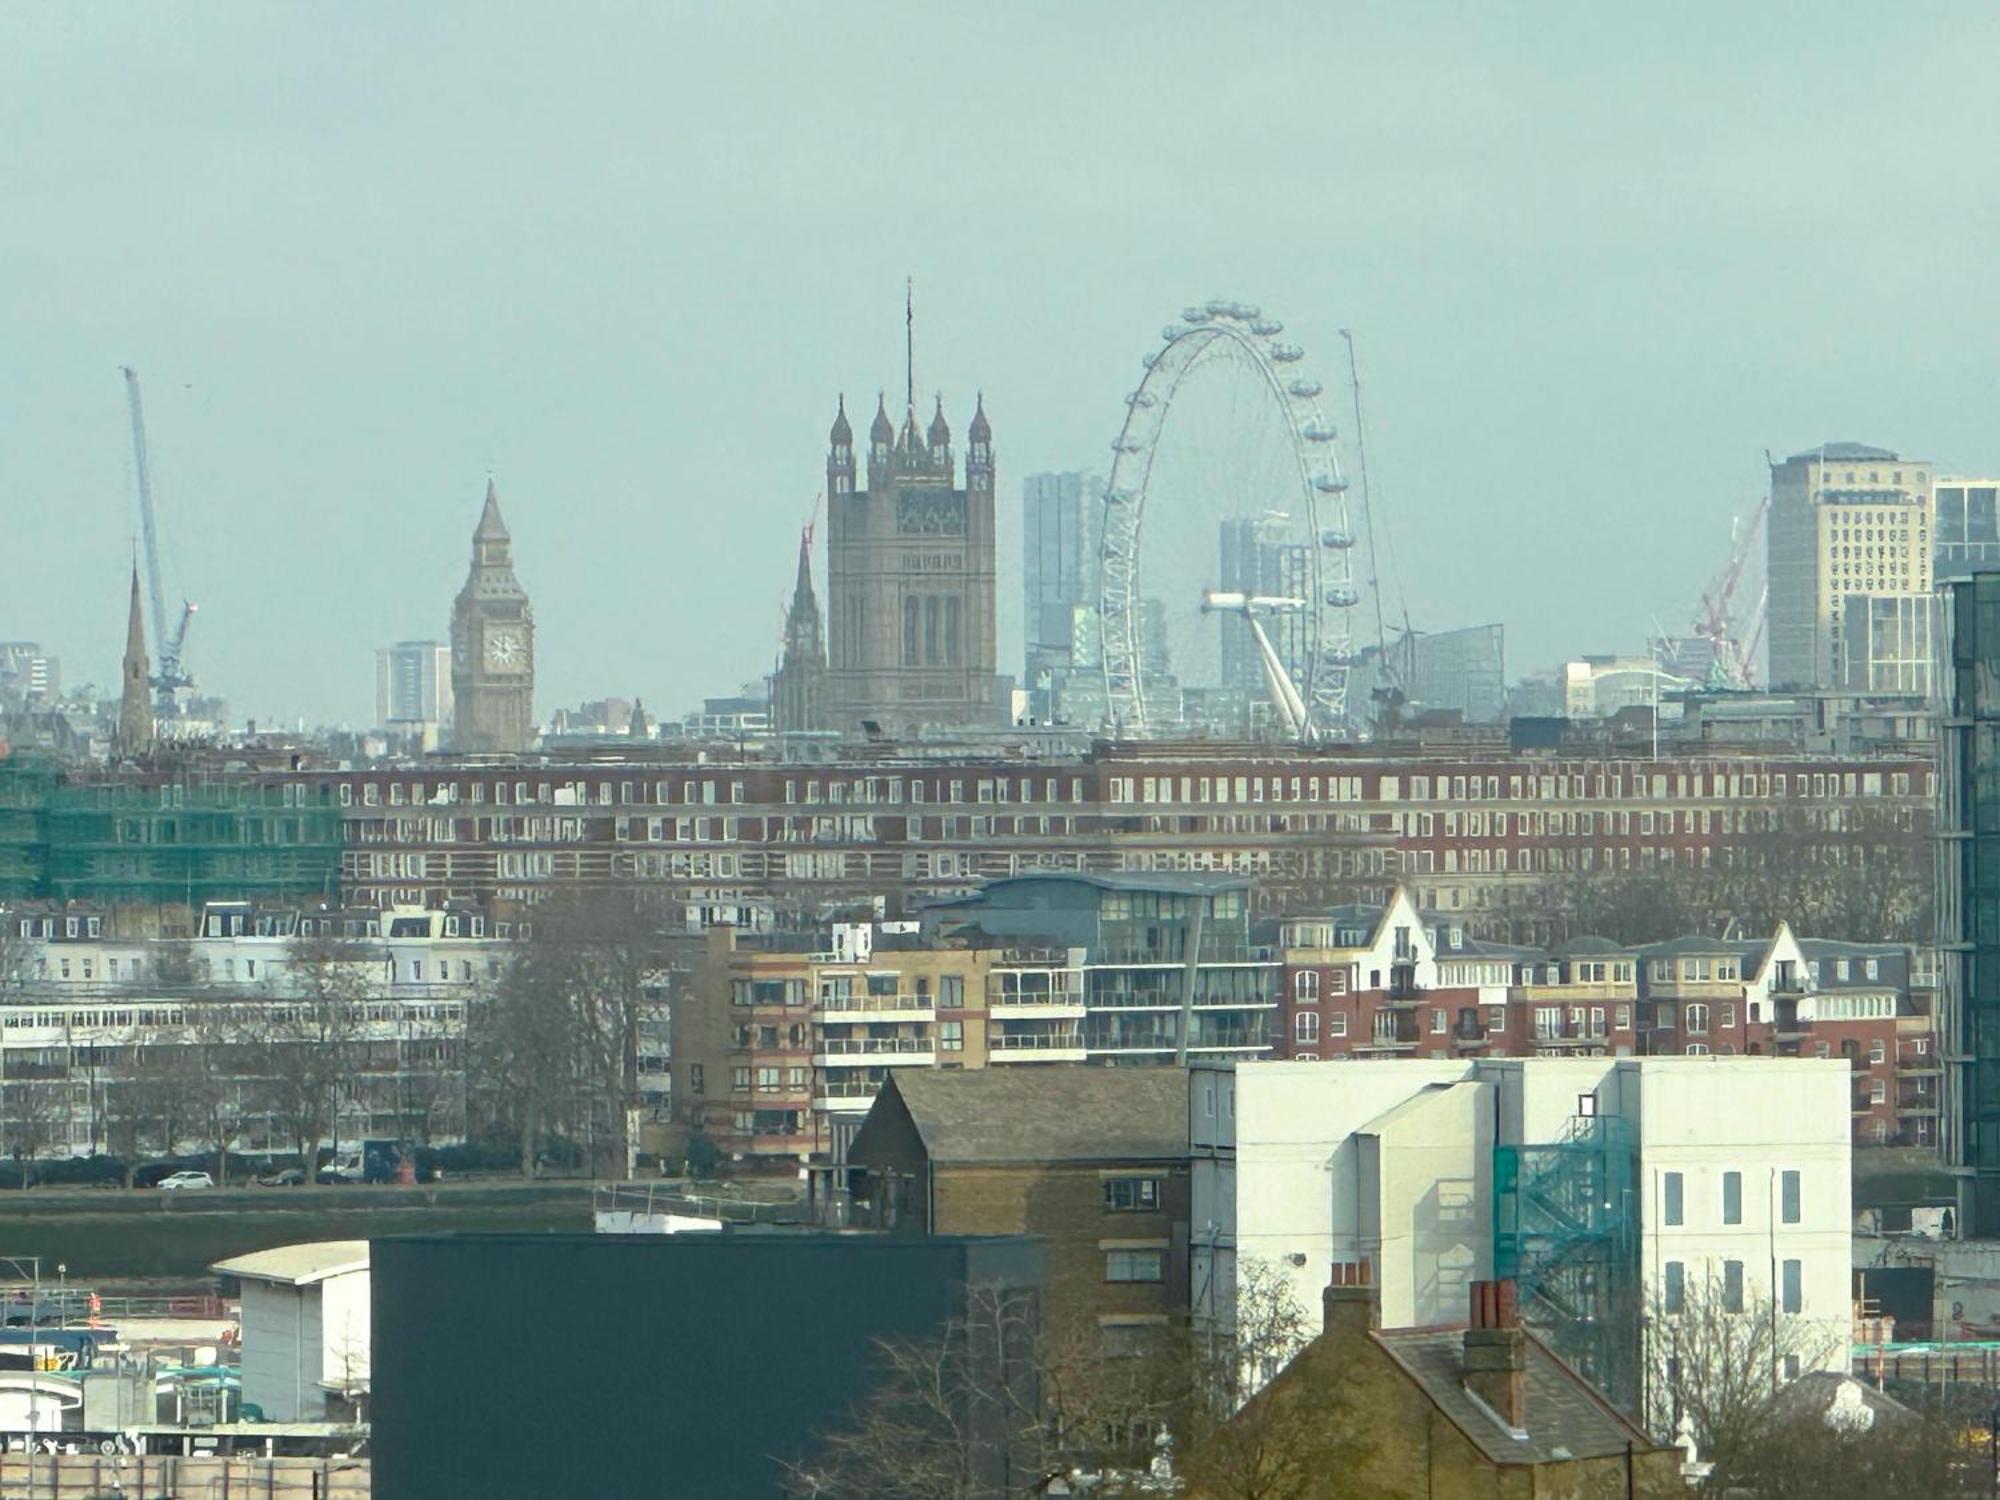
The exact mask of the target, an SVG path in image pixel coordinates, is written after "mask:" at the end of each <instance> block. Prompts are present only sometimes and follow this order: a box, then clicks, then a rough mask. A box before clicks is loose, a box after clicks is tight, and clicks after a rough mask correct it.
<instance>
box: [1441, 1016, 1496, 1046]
mask: <svg viewBox="0 0 2000 1500" xmlns="http://www.w3.org/2000/svg"><path fill="white" fill-rule="evenodd" d="M1491 1040H1492V1038H1491V1036H1490V1034H1489V1033H1488V1032H1487V1030H1486V1028H1485V1027H1484V1026H1482V1025H1481V1024H1480V1023H1479V1022H1477V1021H1473V1022H1470V1023H1467V1022H1465V1021H1460V1022H1458V1023H1457V1024H1456V1025H1454V1026H1453V1027H1452V1028H1451V1044H1452V1045H1453V1046H1454V1047H1484V1046H1485V1045H1487V1043H1488V1042H1489V1041H1491Z"/></svg>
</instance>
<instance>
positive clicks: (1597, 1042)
mask: <svg viewBox="0 0 2000 1500" xmlns="http://www.w3.org/2000/svg"><path fill="white" fill-rule="evenodd" d="M1610 1040H1611V1038H1610V1035H1609V1031H1608V1028H1606V1027H1603V1026H1593V1025H1591V1024H1590V1022H1589V1021H1587V1020H1585V1021H1562V1022H1559V1023H1557V1024H1555V1025H1552V1026H1551V1025H1545V1024H1542V1023H1537V1024H1536V1026H1535V1032H1534V1042H1535V1046H1536V1047H1537V1048H1547V1049H1549V1050H1550V1051H1553V1052H1566V1051H1568V1050H1569V1049H1570V1048H1572V1047H1603V1046H1607V1045H1609V1043H1610Z"/></svg>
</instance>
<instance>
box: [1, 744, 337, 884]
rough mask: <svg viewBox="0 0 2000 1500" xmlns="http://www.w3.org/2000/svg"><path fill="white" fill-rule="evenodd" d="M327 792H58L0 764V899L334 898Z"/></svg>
mask: <svg viewBox="0 0 2000 1500" xmlns="http://www.w3.org/2000/svg"><path fill="white" fill-rule="evenodd" d="M341 842H342V834H341V821H340V808H339V806H338V804H336V803H335V802H334V800H333V798H332V795H331V793H330V791H321V790H319V789H315V788H310V787H306V786H301V785H281V786H261V785H257V784H255V783H250V782H244V781H229V782H210V781H190V780H172V781H147V782H136V781H105V782H84V783H76V782H66V781H64V780H62V779H61V778H60V777H59V775H58V774H57V773H56V771H55V770H54V768H53V767H51V766H49V765H48V764H46V763H44V762H40V761H36V760H32V759H28V758H24V757H23V758H12V757H10V758H8V759H5V760H0V900H25V899H45V900H55V901H76V900H83V901H93V902H97V903H101V904H104V905H139V906H189V907H193V906H199V905H201V904H202V903H203V902H205V901H212V900H250V901H263V900H315V901H317V900H330V899H334V898H336V897H337V896H338V894H339V892H338V881H339V875H340V851H341Z"/></svg>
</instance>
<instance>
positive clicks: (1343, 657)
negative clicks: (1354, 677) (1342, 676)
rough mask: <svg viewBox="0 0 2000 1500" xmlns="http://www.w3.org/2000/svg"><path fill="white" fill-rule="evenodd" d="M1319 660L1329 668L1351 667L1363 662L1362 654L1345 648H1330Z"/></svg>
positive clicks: (1323, 652) (1320, 655) (1321, 653)
mask: <svg viewBox="0 0 2000 1500" xmlns="http://www.w3.org/2000/svg"><path fill="white" fill-rule="evenodd" d="M1319 659H1320V660H1321V661H1322V662H1324V663H1325V664H1326V665H1327V666H1329V667H1351V666H1353V665H1355V664H1356V663H1357V662H1359V661H1360V660H1361V653H1360V652H1359V651H1355V650H1352V649H1350V648H1348V647H1345V646H1328V647H1327V648H1326V650H1324V651H1322V652H1320V654H1319Z"/></svg>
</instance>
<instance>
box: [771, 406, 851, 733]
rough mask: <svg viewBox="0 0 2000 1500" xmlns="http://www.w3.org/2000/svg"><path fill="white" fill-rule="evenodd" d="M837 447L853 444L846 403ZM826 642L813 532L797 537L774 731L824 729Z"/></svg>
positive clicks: (774, 695) (775, 681) (836, 427)
mask: <svg viewBox="0 0 2000 1500" xmlns="http://www.w3.org/2000/svg"><path fill="white" fill-rule="evenodd" d="M832 441H833V445H834V446H835V447H836V448H838V447H839V446H841V444H842V443H843V441H845V442H847V443H850V444H851V443H852V441H853V438H852V436H851V434H849V433H848V429H847V411H846V403H844V402H843V403H842V409H841V412H840V415H839V416H837V417H836V418H834V423H833V433H832ZM825 699H826V638H825V636H824V635H823V634H822V633H821V630H820V621H819V598H818V596H817V595H815V594H814V593H813V577H812V528H811V527H810V526H808V527H807V528H806V529H805V530H804V531H802V532H800V533H799V574H798V578H797V579H796V581H794V583H793V584H792V607H791V608H790V609H789V610H788V611H786V614H785V644H784V651H783V654H782V655H781V656H780V657H779V658H778V670H777V671H776V672H774V673H772V674H771V726H772V727H773V728H774V729H777V730H778V731H780V732H781V733H799V732H802V731H810V730H815V729H824V728H825V727H826V701H825Z"/></svg>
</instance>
